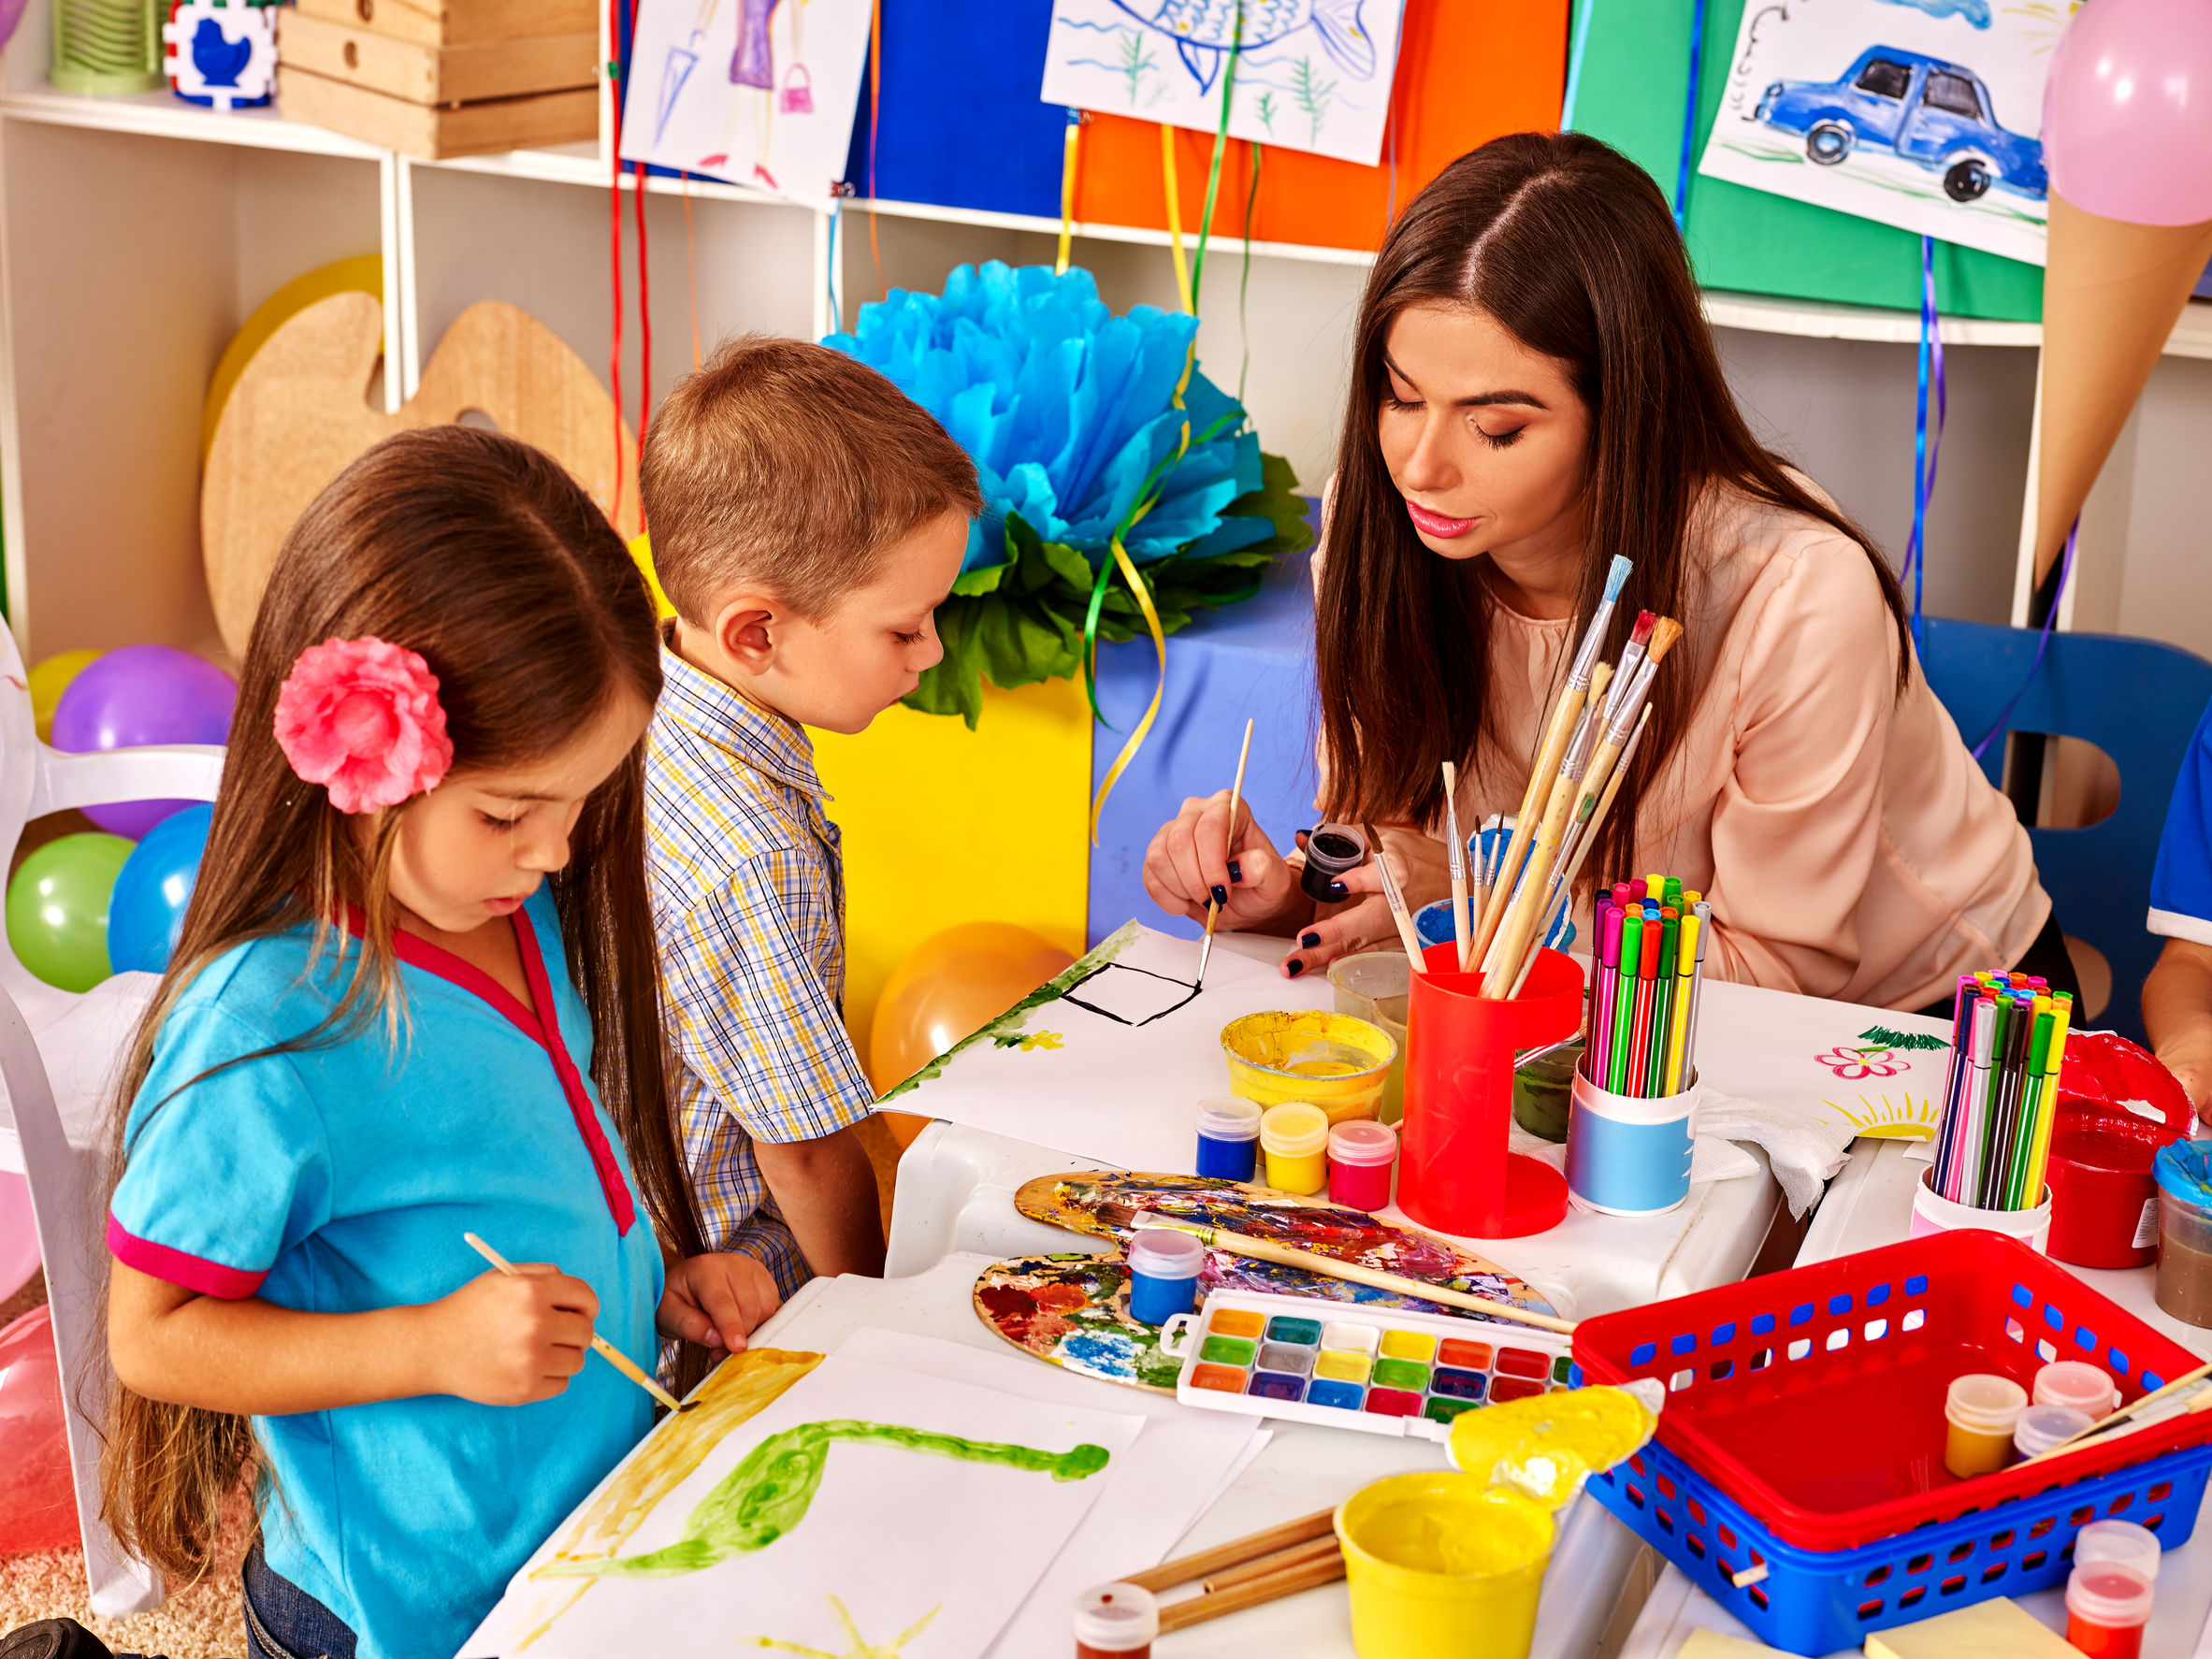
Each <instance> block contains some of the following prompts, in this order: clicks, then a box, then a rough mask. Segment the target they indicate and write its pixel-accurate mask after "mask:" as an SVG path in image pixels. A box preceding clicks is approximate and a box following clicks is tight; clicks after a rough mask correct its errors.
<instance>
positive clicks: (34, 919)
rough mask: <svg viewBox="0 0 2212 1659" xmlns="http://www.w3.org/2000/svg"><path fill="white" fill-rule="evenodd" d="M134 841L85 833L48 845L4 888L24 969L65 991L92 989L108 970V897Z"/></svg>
mask: <svg viewBox="0 0 2212 1659" xmlns="http://www.w3.org/2000/svg"><path fill="white" fill-rule="evenodd" d="M130 856H131V843H130V842H128V841H125V840H124V839H123V837H122V836H120V835H102V834H96V833H85V834H80V835H65V836H63V837H62V838H61V839H60V840H58V841H50V842H48V843H47V844H45V845H44V846H42V847H40V848H39V849H38V850H37V851H36V852H35V853H33V854H32V855H31V856H30V857H29V858H25V859H24V860H23V861H22V866H21V867H20V868H19V869H18V870H17V871H16V873H15V877H14V879H13V880H11V881H10V882H9V883H8V884H7V942H8V944H10V945H14V946H15V954H16V956H17V957H18V959H21V960H22V964H23V966H24V967H26V968H28V969H30V970H31V972H32V973H34V974H37V975H38V977H39V978H41V979H43V980H45V981H46V983H47V984H49V985H55V986H59V987H61V988H62V989H64V990H90V989H92V988H93V987H94V986H95V985H97V984H99V983H100V981H101V980H103V979H105V978H107V977H108V974H111V973H113V972H114V970H113V969H111V968H110V967H108V895H109V894H111V893H113V892H114V891H115V878H116V876H117V875H119V874H120V873H122V871H123V860H124V859H125V858H129V857H130Z"/></svg>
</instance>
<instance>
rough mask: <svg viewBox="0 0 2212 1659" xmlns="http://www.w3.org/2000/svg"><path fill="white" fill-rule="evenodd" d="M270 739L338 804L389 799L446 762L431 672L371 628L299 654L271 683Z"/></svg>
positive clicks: (428, 781) (414, 791)
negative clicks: (363, 635) (364, 634)
mask: <svg viewBox="0 0 2212 1659" xmlns="http://www.w3.org/2000/svg"><path fill="white" fill-rule="evenodd" d="M277 746H278V747H280V748H281V749H282V750H283V751H284V758H285V759H287V760H289V761H290V762H291V763H292V770H293V771H294V772H297V773H298V774H299V775H300V776H301V777H302V778H304V779H306V780H307V782H309V783H311V784H321V785H322V786H324V787H325V788H326V789H328V790H329V791H330V804H331V805H333V806H335V807H336V808H338V810H339V811H340V812H341V813H367V812H374V811H376V810H377V809H378V808H380V807H386V806H398V804H399V803H400V802H401V801H407V800H411V799H412V798H413V797H414V796H417V795H420V794H421V793H423V791H425V790H426V789H434V788H436V787H437V786H438V785H439V783H440V781H441V780H442V779H443V778H444V776H445V774H446V772H448V771H449V770H451V768H452V766H453V740H452V739H450V738H448V737H447V736H446V735H445V710H444V708H443V707H442V706H441V705H440V703H439V701H438V676H437V675H436V674H433V673H432V672H431V671H430V665H429V664H428V663H426V662H425V661H424V660H423V659H422V658H421V657H420V656H417V655H416V654H415V653H414V652H412V651H410V650H408V649H407V647H406V646H404V645H394V644H391V643H389V642H385V641H383V640H379V639H374V638H370V639H362V640H325V641H324V642H322V643H321V644H320V645H310V646H309V647H308V648H307V649H306V650H305V651H302V652H301V653H300V654H299V660H298V661H297V662H296V663H294V664H293V665H292V672H291V675H290V676H289V677H288V678H287V679H286V680H285V681H284V685H283V688H282V690H281V691H279V692H278V693H277Z"/></svg>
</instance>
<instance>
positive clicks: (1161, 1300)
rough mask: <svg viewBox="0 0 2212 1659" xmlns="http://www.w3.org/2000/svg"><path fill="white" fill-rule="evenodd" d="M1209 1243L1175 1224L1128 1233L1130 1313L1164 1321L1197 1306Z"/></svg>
mask: <svg viewBox="0 0 2212 1659" xmlns="http://www.w3.org/2000/svg"><path fill="white" fill-rule="evenodd" d="M1205 1266H1206V1247H1205V1246H1204V1245H1202V1244H1200V1243H1199V1242H1198V1240H1197V1239H1196V1238H1194V1237H1193V1236H1192V1235H1191V1234H1190V1233H1184V1232H1182V1231H1181V1230H1179V1229H1178V1228H1174V1227H1139V1228H1138V1229H1137V1230H1136V1231H1135V1233H1131V1234H1130V1235H1129V1317H1130V1318H1131V1319H1133V1320H1135V1321H1136V1322H1137V1323H1138V1324H1140V1325H1164V1324H1165V1323H1166V1322H1167V1321H1168V1320H1169V1319H1170V1318H1172V1317H1173V1316H1174V1315H1176V1314H1178V1313H1189V1312H1191V1311H1192V1310H1193V1309H1194V1308H1195V1307H1196V1306H1198V1275H1199V1273H1200V1271H1201V1270H1202V1269H1204V1267H1205Z"/></svg>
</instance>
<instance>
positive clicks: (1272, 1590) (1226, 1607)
mask: <svg viewBox="0 0 2212 1659" xmlns="http://www.w3.org/2000/svg"><path fill="white" fill-rule="evenodd" d="M1343 1576H1344V1553H1343V1551H1337V1552H1336V1553H1334V1554H1331V1555H1327V1556H1324V1557H1323V1558H1322V1559H1321V1560H1318V1561H1312V1562H1308V1563H1307V1564H1306V1565H1304V1566H1297V1567H1286V1568H1285V1569H1284V1570H1283V1571H1281V1572H1279V1573H1273V1574H1270V1575H1269V1576H1268V1577H1266V1578H1265V1579H1248V1580H1245V1581H1244V1582H1243V1583H1241V1584H1238V1585H1237V1586H1236V1587H1235V1588H1234V1589H1230V1590H1220V1591H1216V1592H1214V1593H1213V1594H1210V1595H1193V1596H1192V1597H1191V1598H1190V1599H1189V1600H1188V1601H1177V1602H1170V1603H1168V1605H1167V1606H1165V1607H1164V1608H1162V1609H1160V1634H1161V1635H1163V1636H1164V1635H1166V1634H1167V1633H1168V1632H1169V1631H1171V1630H1181V1629H1183V1628H1185V1627H1186V1626H1188V1625H1192V1624H1203V1623H1206V1622H1207V1620H1208V1619H1219V1618H1220V1617H1221V1616H1222V1614H1224V1613H1240V1612H1242V1611H1243V1610H1244V1609H1246V1608H1256V1607H1259V1606H1261V1605H1262V1604H1263V1603H1265V1602H1270V1601H1278V1600H1279V1599H1281V1598H1282V1597H1283V1596H1286V1595H1294V1594H1297V1593H1298V1592H1299V1591H1301V1590H1311V1589H1313V1588H1314V1587H1315V1586H1317V1585H1321V1584H1334V1583H1335V1582H1336V1581H1337V1580H1338V1579H1341V1578H1342V1577H1343Z"/></svg>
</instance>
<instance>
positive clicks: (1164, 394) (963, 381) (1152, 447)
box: [822, 260, 1276, 571]
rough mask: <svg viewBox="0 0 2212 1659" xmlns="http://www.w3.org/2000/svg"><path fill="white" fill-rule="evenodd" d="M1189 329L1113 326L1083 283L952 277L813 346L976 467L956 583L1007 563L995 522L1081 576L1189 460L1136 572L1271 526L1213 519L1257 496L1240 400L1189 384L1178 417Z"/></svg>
mask: <svg viewBox="0 0 2212 1659" xmlns="http://www.w3.org/2000/svg"><path fill="white" fill-rule="evenodd" d="M1197 327H1198V322H1197V319H1196V318H1194V317H1189V316H1184V315H1181V314H1179V313H1177V312H1172V311H1163V310H1157V309H1155V308H1154V307H1151V306H1145V305H1140V306H1136V307H1134V308H1132V309H1131V310H1130V311H1129V312H1128V313H1127V314H1126V315H1124V316H1120V317H1117V316H1115V315H1114V314H1113V312H1112V311H1111V310H1108V309H1107V308H1106V304H1105V302H1104V301H1102V300H1101V299H1100V298H1099V297H1098V284H1097V283H1096V281H1093V280H1092V276H1091V273H1090V272H1089V271H1086V270H1069V271H1068V272H1066V273H1065V274H1064V275H1055V274H1054V273H1053V271H1052V270H1051V268H1050V267H1047V266H1025V267H1022V268H1020V269H1019V270H1015V269H1012V268H1010V267H1006V266H1005V265H1002V264H1000V263H999V262H998V261H996V260H993V261H991V262H990V264H988V265H986V266H984V267H982V268H981V269H980V270H978V269H977V268H976V267H974V266H972V265H963V266H961V267H960V268H959V269H958V270H956V271H954V272H953V273H952V275H951V276H950V277H949V278H947V280H946V283H945V292H944V294H943V295H942V296H937V295H932V294H913V293H909V292H907V291H906V290H904V289H894V290H892V292H891V294H890V296H889V298H888V299H885V300H883V301H881V302H880V303H876V304H870V305H864V306H862V307H861V308H860V328H859V331H858V332H857V333H855V334H833V335H831V336H830V337H829V339H826V340H824V341H823V342H822V343H823V344H825V345H829V346H832V347H834V348H836V349H837V350H839V351H841V352H845V353H849V354H850V355H852V356H854V357H857V358H859V359H860V361H861V362H863V363H866V364H868V365H870V366H871V367H872V368H877V369H880V370H881V371H882V372H883V373H884V374H885V375H886V376H887V377H888V378H889V380H890V381H891V382H892V383H893V384H895V385H897V386H898V387H899V389H900V390H901V391H903V392H904V393H905V394H906V395H907V396H908V397H912V398H913V399H914V400H915V401H916V402H917V403H918V404H920V405H921V406H922V407H923V408H924V409H926V410H928V411H930V412H931V413H932V414H933V415H935V416H936V417H937V419H938V420H939V421H940V422H942V423H943V424H944V426H945V428H946V430H947V431H948V432H950V433H951V434H952V436H953V437H954V439H955V440H958V441H959V442H960V444H961V446H962V447H963V448H964V449H966V451H967V452H968V454H970V455H971V456H972V457H974V459H975V462H976V474H977V478H978V482H979V483H981V485H982V489H983V499H984V503H985V507H986V511H985V512H984V513H983V514H982V516H981V517H979V518H978V519H977V520H976V524H975V526H974V527H973V528H972V529H971V530H970V532H969V538H968V551H967V556H966V558H965V560H964V561H963V562H962V564H961V570H963V571H969V570H989V569H990V568H991V567H993V566H996V565H1000V564H1004V563H1005V562H1006V557H1007V554H1006V541H1005V515H1006V514H1007V513H1009V512H1012V513H1018V514H1019V516H1020V517H1021V518H1022V519H1023V520H1024V521H1025V522H1026V523H1027V524H1028V525H1029V527H1031V528H1032V529H1034V530H1035V531H1036V533H1037V535H1038V537H1039V538H1040V539H1041V540H1043V541H1051V542H1061V543H1063V544H1065V545H1067V546H1070V547H1073V548H1075V549H1077V551H1078V552H1080V553H1081V554H1082V555H1083V556H1084V557H1085V558H1086V559H1088V560H1089V561H1090V563H1091V568H1092V570H1098V569H1100V568H1101V567H1102V566H1103V565H1104V564H1105V562H1106V560H1107V559H1108V558H1109V557H1110V556H1111V555H1110V554H1109V553H1108V551H1107V549H1108V543H1109V542H1110V541H1112V539H1113V534H1114V532H1115V530H1116V529H1118V528H1120V525H1121V523H1122V521H1123V520H1124V518H1126V517H1127V515H1128V513H1129V511H1130V509H1131V508H1132V507H1133V506H1134V505H1135V503H1136V501H1137V498H1138V493H1139V491H1141V490H1142V489H1143V488H1144V485H1145V481H1146V479H1147V478H1148V477H1149V476H1150V474H1151V472H1152V469H1153V468H1154V467H1156V466H1158V465H1160V464H1161V463H1162V462H1163V461H1165V460H1167V459H1168V458H1169V457H1171V456H1173V455H1174V454H1175V452H1176V446H1177V444H1178V442H1180V441H1181V439H1182V433H1183V428H1184V426H1185V424H1186V423H1187V424H1188V426H1189V428H1190V446H1189V448H1188V449H1187V450H1186V451H1185V452H1184V454H1182V456H1181V458H1180V459H1179V460H1175V461H1174V462H1173V463H1172V465H1170V466H1168V467H1167V469H1166V470H1165V472H1164V474H1163V476H1162V477H1161V479H1160V480H1159V482H1158V484H1157V494H1158V497H1159V499H1158V502H1157V504H1156V505H1154V506H1153V508H1152V509H1151V511H1150V512H1147V513H1146V514H1145V515H1144V517H1143V518H1141V519H1139V520H1138V521H1137V522H1136V524H1135V526H1134V527H1132V528H1131V529H1130V531H1129V533H1128V534H1127V536H1126V537H1124V539H1123V541H1122V545H1123V546H1124V547H1125V548H1127V549H1128V551H1129V556H1130V557H1131V558H1132V559H1134V560H1135V562H1136V563H1137V564H1138V565H1140V566H1141V565H1149V564H1152V563H1155V562H1157V561H1158V560H1160V559H1164V558H1165V557H1167V556H1168V555H1170V554H1172V553H1175V552H1178V550H1188V551H1190V552H1191V553H1193V554H1194V555H1213V554H1222V553H1229V552H1233V551H1235V550H1236V549H1238V548H1243V547H1249V546H1251V545H1254V544H1255V543H1257V542H1260V541H1265V540H1267V539H1268V538H1269V537H1270V536H1272V535H1274V534H1275V528H1276V527H1275V526H1274V525H1273V524H1272V523H1270V522H1269V521H1268V520H1267V519H1265V518H1257V517H1244V516H1235V517H1224V515H1223V514H1224V510H1225V509H1226V508H1227V507H1228V505H1229V504H1230V503H1231V502H1232V501H1235V500H1236V499H1237V498H1239V497H1242V496H1245V495H1249V494H1250V493H1251V492H1252V491H1254V490H1256V489H1258V488H1260V485H1261V469H1260V441H1259V439H1258V437H1257V436H1256V435H1255V434H1254V433H1252V432H1251V430H1250V429H1249V428H1250V422H1249V421H1248V419H1247V418H1246V415H1245V411H1244V410H1243V408H1242V407H1241V406H1240V405H1239V404H1238V403H1237V401H1236V399H1235V398H1234V397H1229V396H1228V395H1227V394H1225V393H1223V392H1222V390H1221V389H1220V388H1219V387H1217V386H1215V385H1214V383H1213V382H1211V381H1209V380H1207V378H1206V377H1205V376H1204V375H1202V374H1199V373H1197V372H1196V371H1195V370H1193V373H1192V375H1191V382H1190V384H1189V385H1188V386H1187V387H1186V388H1185V389H1184V392H1183V407H1182V408H1180V409H1178V408H1176V407H1175V403H1174V398H1175V388H1176V382H1178V381H1179V380H1181V378H1182V374H1183V365H1184V361H1185V359H1186V356H1187V354H1188V353H1189V349H1190V343H1191V339H1192V337H1193V335H1194V334H1195V333H1196V332H1197Z"/></svg>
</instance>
